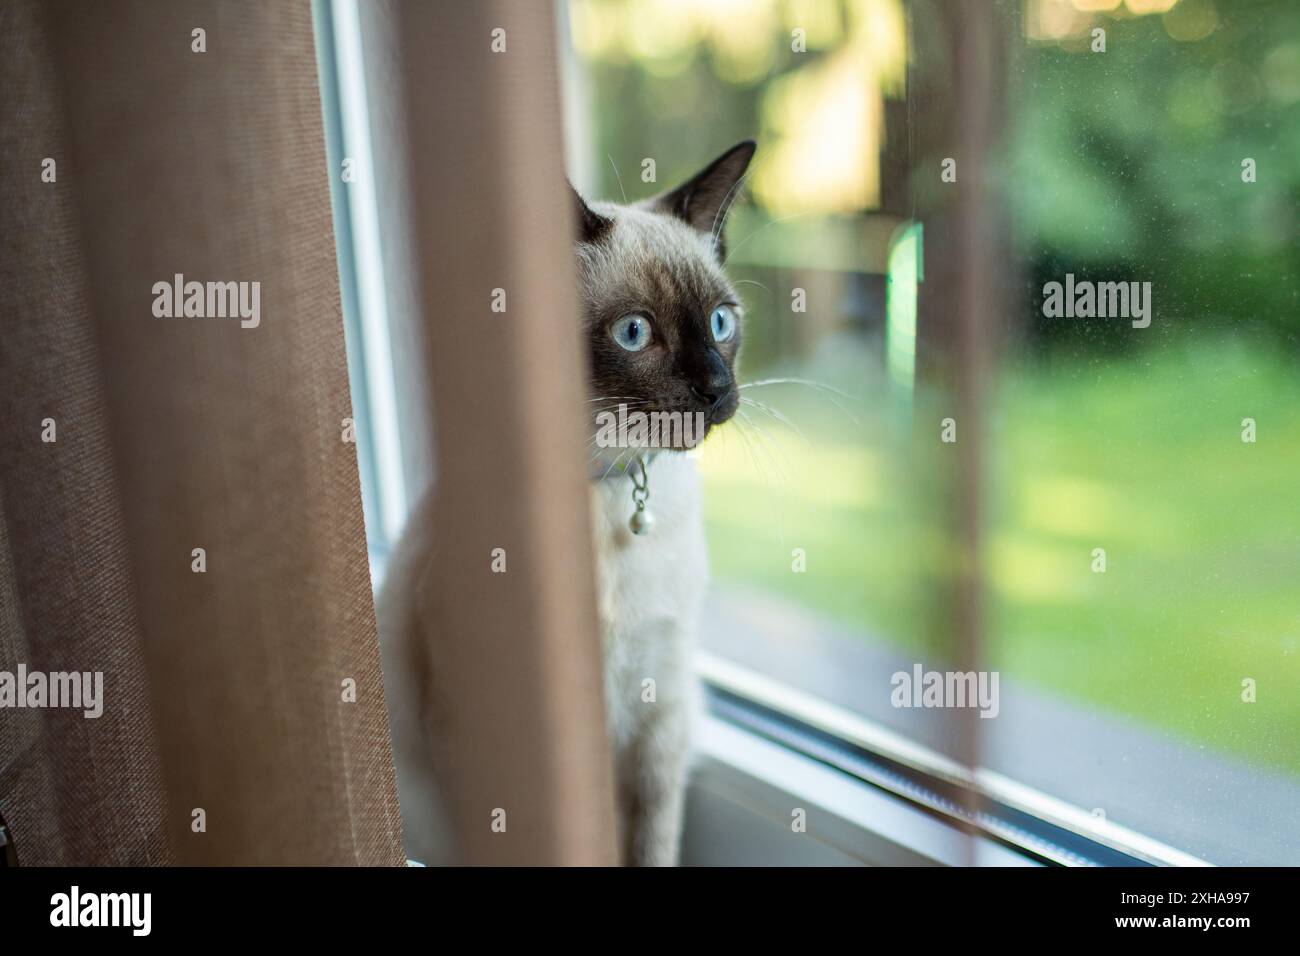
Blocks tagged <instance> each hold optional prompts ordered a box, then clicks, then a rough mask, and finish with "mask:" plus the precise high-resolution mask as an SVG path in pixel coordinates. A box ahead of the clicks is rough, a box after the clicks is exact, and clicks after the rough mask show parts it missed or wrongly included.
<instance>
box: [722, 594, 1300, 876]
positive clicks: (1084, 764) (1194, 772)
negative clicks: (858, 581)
mask: <svg viewBox="0 0 1300 956" xmlns="http://www.w3.org/2000/svg"><path fill="white" fill-rule="evenodd" d="M701 633H702V634H703V635H704V645H705V650H706V651H707V652H709V653H710V654H712V655H715V656H716V657H718V658H721V659H724V660H725V661H727V662H729V663H733V664H736V665H739V666H740V667H741V668H743V669H745V670H748V671H751V672H754V673H756V674H761V675H768V674H778V675H781V679H782V681H783V682H787V683H789V684H791V685H792V686H794V687H796V688H797V691H798V692H800V693H801V696H803V697H806V698H810V699H812V700H814V701H816V702H817V703H818V704H825V705H829V706H830V707H832V708H837V709H839V710H841V711H843V712H844V713H846V714H849V715H852V716H853V717H855V718H857V719H858V720H859V721H860V722H861V723H862V725H863V726H869V727H872V728H876V729H877V730H878V731H883V732H884V733H886V734H887V735H888V737H889V738H890V739H891V740H893V741H896V742H900V746H912V745H915V746H917V747H919V748H920V749H921V750H922V751H925V752H926V753H930V754H934V755H937V756H938V757H939V758H940V759H941V760H942V759H944V755H945V751H946V749H947V746H946V742H947V741H948V740H949V739H951V730H952V727H953V721H952V712H951V711H934V710H931V711H923V710H900V709H895V708H893V707H892V706H890V703H889V690H890V683H889V678H890V675H891V674H892V673H894V672H895V671H896V670H900V669H910V668H911V666H912V663H913V662H914V660H915V658H908V657H906V656H905V654H906V652H903V651H899V650H897V649H895V648H893V647H891V646H889V645H887V644H885V643H884V642H882V641H879V640H872V639H870V637H869V636H864V635H860V634H856V633H852V632H850V631H848V630H847V629H844V628H838V627H836V626H834V625H831V624H827V623H825V622H823V621H819V620H818V619H817V618H816V617H815V616H814V615H812V614H811V613H810V612H806V611H804V610H803V609H801V608H798V607H795V606H793V605H790V604H786V603H784V602H781V601H779V600H776V599H773V598H771V597H770V596H766V595H753V594H750V593H742V592H736V591H727V590H726V589H725V588H718V589H715V592H714V593H713V594H712V595H711V597H710V599H709V602H708V605H707V607H706V612H705V623H704V627H703V628H702V631H701ZM872 688H875V689H876V690H877V691H878V692H871V689H872ZM988 723H990V724H995V725H996V726H995V727H990V728H988V730H987V732H986V734H985V736H986V741H985V750H984V752H983V753H982V755H981V756H982V760H981V762H982V763H983V764H984V765H985V766H987V767H990V768H992V771H996V773H994V772H992V771H981V779H982V780H988V781H992V782H993V784H994V785H995V786H997V787H998V788H999V789H1000V790H1001V791H1002V792H1004V793H1005V794H1007V795H1008V796H1012V797H1021V796H1022V797H1024V798H1025V799H1027V800H1029V801H1030V802H1031V803H1033V804H1035V807H1034V811H1035V812H1041V808H1043V807H1050V808H1052V810H1053V812H1057V813H1060V814H1062V815H1064V816H1065V817H1066V818H1068V822H1069V825H1070V826H1071V827H1072V828H1074V829H1080V830H1082V831H1084V832H1095V833H1098V834H1100V835H1102V836H1105V837H1107V838H1113V839H1116V840H1119V841H1120V842H1122V843H1124V844H1125V845H1127V844H1128V843H1129V842H1131V841H1133V840H1137V845H1138V846H1140V847H1146V848H1148V849H1150V850H1151V853H1149V854H1148V853H1144V854H1142V855H1144V856H1152V857H1154V858H1155V859H1157V860H1158V861H1161V862H1169V863H1175V864H1177V865H1195V864H1197V863H1201V862H1203V861H1204V860H1210V861H1213V862H1215V863H1219V864H1226V865H1258V864H1261V863H1263V864H1272V865H1277V864H1279V863H1283V862H1295V861H1296V860H1300V836H1296V835H1291V836H1288V835H1286V834H1284V833H1275V834H1272V835H1269V836H1267V839H1266V841H1264V840H1262V839H1261V838H1262V837H1264V836H1265V834H1266V831H1261V830H1260V829H1259V828H1258V826H1257V822H1258V820H1260V819H1277V820H1289V819H1294V817H1295V816H1296V815H1297V814H1300V783H1297V782H1296V781H1295V780H1293V779H1291V778H1288V777H1285V776H1284V775H1281V774H1277V773H1273V772H1270V771H1268V770H1266V769H1263V768H1260V767H1257V766H1253V765H1248V764H1245V763H1243V762H1241V761H1238V760H1235V759H1233V758H1232V757H1231V756H1229V755H1225V754H1220V753H1212V752H1208V751H1206V750H1204V749H1202V748H1198V747H1195V746H1194V745H1191V744H1188V743H1185V742H1183V741H1181V740H1177V739H1174V738H1172V737H1171V736H1168V735H1162V734H1160V733H1158V732H1157V731H1154V730H1152V729H1149V728H1146V727H1143V726H1139V725H1137V724H1135V723H1132V722H1130V721H1127V720H1126V719H1124V718H1121V717H1118V716H1116V715H1113V714H1108V713H1101V712H1098V711H1096V710H1093V709H1089V708H1087V707H1085V706H1083V705H1080V704H1076V703H1073V702H1069V701H1064V700H1060V699H1058V698H1054V697H1051V696H1049V695H1048V694H1046V693H1043V692H1041V691H1038V690H1035V689H1032V688H1028V687H1025V686H1023V685H1021V684H1018V683H1017V682H1015V681H1014V680H1011V679H1008V678H1007V676H1006V675H1003V677H1002V682H1001V713H1000V715H999V716H998V717H997V718H996V719H994V720H992V721H988ZM981 729H983V728H981ZM1156 768H1159V769H1156ZM1013 781H1014V782H1013ZM1048 793H1053V794H1062V795H1063V796H1065V797H1068V798H1069V802H1066V801H1063V800H1059V799H1054V798H1051V797H1047V796H1046V794H1048ZM1243 806H1249V807H1252V808H1253V809H1252V812H1251V814H1250V816H1249V818H1244V817H1243V816H1242V815H1241V813H1240V808H1241V807H1243ZM1094 807H1100V808H1103V809H1104V810H1105V811H1106V815H1105V818H1100V819H1099V818H1097V817H1096V816H1094V814H1093V813H1092V812H1091V811H1092V808H1094ZM1175 846H1177V847H1182V848H1184V849H1183V850H1176V849H1173V847H1175ZM1184 850H1185V851H1186V852H1184Z"/></svg>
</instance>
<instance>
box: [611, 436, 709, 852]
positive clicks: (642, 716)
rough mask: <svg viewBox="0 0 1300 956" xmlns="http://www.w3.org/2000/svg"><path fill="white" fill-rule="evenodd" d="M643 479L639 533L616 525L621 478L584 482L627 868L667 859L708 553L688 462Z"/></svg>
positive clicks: (680, 787) (679, 460)
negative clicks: (647, 519)
mask: <svg viewBox="0 0 1300 956" xmlns="http://www.w3.org/2000/svg"><path fill="white" fill-rule="evenodd" d="M649 479H650V480H649V485H650V500H649V506H648V507H649V510H650V512H651V514H652V515H653V516H654V527H653V529H652V530H651V531H650V533H649V534H647V535H644V536H637V535H633V534H632V533H631V532H630V531H629V530H628V518H629V517H630V516H631V514H632V510H633V505H632V496H631V491H632V483H631V480H630V479H629V478H627V477H625V476H622V475H620V476H617V477H614V478H607V479H605V480H604V481H600V482H596V483H595V484H594V485H593V486H592V493H591V497H592V530H593V537H594V543H595V553H596V567H597V577H598V590H597V609H598V612H599V615H600V628H601V639H602V643H603V646H604V654H605V664H604V666H605V703H606V712H605V721H606V726H607V727H608V731H609V737H610V743H611V746H612V748H613V754H614V769H615V774H616V780H617V786H618V798H619V819H620V825H621V833H622V839H623V847H624V854H625V856H626V858H627V862H629V863H633V864H637V865H643V866H644V865H649V866H665V865H672V864H673V863H675V862H676V860H677V854H678V844H679V838H680V834H681V816H682V803H683V800H684V790H685V775H686V772H687V768H688V764H689V759H690V732H691V727H692V726H693V725H694V723H695V722H696V720H697V715H698V713H699V710H700V700H701V692H700V686H699V682H698V680H697V679H696V677H695V672H694V652H695V637H696V627H697V622H698V621H699V618H700V607H701V604H702V602H703V600H704V592H705V589H706V587H707V583H708V557H707V551H706V548H705V542H704V524H703V515H702V512H701V494H700V483H699V475H698V472H697V471H696V467H695V461H694V460H693V458H691V457H690V456H688V455H684V454H680V453H677V454H661V455H659V456H658V457H657V458H655V459H654V460H653V461H652V462H651V463H650V466H649ZM651 682H652V683H651Z"/></svg>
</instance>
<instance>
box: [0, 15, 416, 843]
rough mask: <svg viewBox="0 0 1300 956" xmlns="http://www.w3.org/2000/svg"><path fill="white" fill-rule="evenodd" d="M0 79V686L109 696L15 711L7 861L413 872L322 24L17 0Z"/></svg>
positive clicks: (8, 746) (2, 805)
mask: <svg viewBox="0 0 1300 956" xmlns="http://www.w3.org/2000/svg"><path fill="white" fill-rule="evenodd" d="M196 30H201V31H203V34H202V47H203V49H202V50H201V51H200V50H198V49H197V47H198V45H199V40H198V36H197V35H196V33H195V31H196ZM0 71H3V73H0V76H2V77H3V82H0V88H3V89H4V91H5V95H4V97H3V98H0V148H2V152H3V156H4V167H5V168H4V171H3V180H2V183H0V189H2V190H3V192H2V193H0V217H3V243H4V256H3V262H2V263H0V308H2V309H3V329H2V333H3V334H2V335H0V382H2V383H3V385H2V387H3V390H4V396H3V400H4V405H3V420H2V422H0V494H2V495H3V498H2V505H3V519H4V520H3V524H2V525H0V671H4V670H8V671H14V670H15V669H16V667H17V665H18V664H19V663H22V664H24V665H25V667H26V668H27V669H28V670H39V671H46V672H51V671H63V670H68V671H72V670H75V671H82V672H93V671H101V672H102V673H103V681H104V695H103V696H104V708H103V716H102V717H99V718H97V719H92V718H85V717H83V716H82V715H81V713H80V712H79V711H71V710H68V709H55V708H45V709H39V710H30V709H29V710H12V709H0V814H3V816H4V818H5V819H6V821H7V822H8V824H9V829H10V830H11V832H12V834H13V837H14V840H15V843H16V846H17V851H18V854H19V862H20V864H29V863H30V864H41V863H89V864H108V863H166V862H173V861H175V862H181V863H220V864H227V863H238V864H282V863H304V864H330V863H368V864H399V863H400V862H401V861H402V854H401V849H400V841H401V835H400V821H399V818H398V813H397V805H396V792H395V786H394V781H393V770H392V763H391V756H390V750H389V744H388V728H387V713H386V709H385V702H384V692H383V684H382V677H381V671H380V664H379V654H378V646H377V638H376V631H375V620H374V609H373V602H372V597H371V592H370V581H369V570H368V561H367V554H366V547H365V534H364V526H363V520H362V514H361V505H360V497H359V490H358V484H357V468H356V454H355V445H354V444H352V443H351V442H350V441H348V440H346V438H347V429H346V426H345V419H348V418H350V416H351V410H350V401H349V394H348V384H347V373H346V361H345V353H344V343H343V333H342V322H341V315H340V306H339V290H338V274H337V266H336V261H335V248H334V241H333V231H332V224H331V220H330V203H329V193H328V185H329V184H328V179H327V176H328V175H329V170H328V169H327V166H326V160H325V149H324V140H323V134H322V127H321V110H320V103H319V91H318V88H317V73H316V66H315V55H314V48H313V36H312V22H311V9H310V6H309V5H308V4H307V3H295V4H262V3H229V4H226V3H223V4H219V5H218V4H205V3H186V2H182V3H169V4H165V5H164V4H156V3H149V2H137V0H121V2H106V3H97V4H93V5H92V4H77V3H66V4H65V3H53V4H41V3H35V2H32V3H28V2H22V0H19V2H13V3H6V4H5V5H4V6H3V7H0ZM47 158H48V159H52V160H54V163H55V165H54V170H55V178H54V181H52V182H51V181H46V178H43V175H42V174H43V172H44V171H45V170H47V169H48V164H45V163H44V162H43V161H44V160H45V159H47ZM177 276H182V277H183V279H182V280H178V279H177ZM178 281H180V282H182V283H188V282H198V283H203V284H204V290H205V294H204V295H203V296H202V297H201V298H202V304H201V308H202V309H203V310H204V311H205V312H207V313H208V314H206V315H204V316H202V317H198V316H192V315H191V316H186V315H184V314H183V313H184V308H183V307H182V304H181V303H179V302H178V303H173V305H174V306H175V308H176V309H179V310H180V311H181V313H182V314H180V315H176V316H175V317H170V318H168V317H160V316H159V315H158V312H159V311H160V304H159V295H160V293H159V291H158V289H159V287H160V284H162V285H174V284H176V283H177V282H178ZM217 283H220V284H221V289H226V290H228V289H231V288H233V289H235V290H236V291H235V293H234V294H236V295H238V294H243V296H244V298H243V299H242V300H239V301H241V302H242V303H243V304H244V305H246V306H248V308H246V309H245V312H246V313H247V314H241V315H237V316H235V317H224V318H223V317H217V316H214V315H212V314H211V313H212V312H216V311H221V304H220V296H221V295H225V294H229V293H228V292H222V291H220V290H218V292H217V293H216V296H217V297H216V299H215V300H214V294H213V293H212V292H211V291H210V290H211V286H209V285H208V284H217ZM227 283H233V284H235V285H234V286H227V285H226V284H227ZM182 288H184V287H183V286H182ZM254 303H256V306H257V307H256V309H254V308H252V306H253V304H254ZM227 310H228V311H229V309H227ZM48 421H53V423H54V425H55V433H56V436H57V437H56V440H54V441H47V440H45V439H46V438H47V437H48V428H47V426H46V424H45V423H47V422H48ZM200 824H201V826H200Z"/></svg>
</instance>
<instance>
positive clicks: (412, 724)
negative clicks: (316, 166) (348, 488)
mask: <svg viewBox="0 0 1300 956" xmlns="http://www.w3.org/2000/svg"><path fill="white" fill-rule="evenodd" d="M754 149H755V144H754V143H753V142H752V141H746V142H743V143H740V144H739V145H737V146H735V147H733V148H732V149H730V150H728V151H727V152H726V153H724V154H723V155H722V156H720V157H719V158H718V159H716V160H714V162H713V163H711V164H710V165H709V166H708V167H706V168H705V169H704V170H703V171H702V172H700V173H699V174H697V175H696V176H694V177H693V178H692V179H690V180H689V181H688V182H686V183H684V184H683V185H681V186H679V187H677V188H676V189H673V190H671V191H669V192H667V193H664V194H662V195H660V196H658V197H655V198H653V199H648V200H645V201H642V202H638V203H634V204H631V205H616V204H614V203H609V202H590V203H588V202H585V201H584V200H583V199H582V197H580V196H579V195H578V194H577V193H576V192H574V193H573V197H572V201H573V205H574V209H575V213H576V219H577V234H576V244H575V247H574V255H575V260H576V267H577V276H578V289H579V303H580V306H581V312H582V314H581V316H580V317H578V318H579V320H580V322H581V332H582V335H583V338H584V340H585V342H586V344H587V353H588V356H589V364H588V372H589V382H588V391H589V401H588V405H587V408H588V412H587V414H588V416H589V422H588V424H589V433H590V436H591V438H592V446H591V448H592V451H591V452H590V454H591V459H590V460H589V461H588V463H587V466H588V469H589V473H590V477H591V489H590V495H591V507H592V514H593V534H594V539H595V540H594V553H595V558H596V569H597V576H598V581H597V585H598V589H597V595H598V611H599V618H600V628H601V638H602V646H603V651H604V689H605V704H606V711H605V712H606V721H607V729H608V734H609V740H610V747H611V750H612V754H613V760H614V768H615V784H616V797H617V801H618V808H617V809H618V822H619V835H620V840H621V843H622V858H623V861H624V862H625V863H627V864H630V865H637V866H671V865H674V864H675V863H676V862H677V858H678V845H679V841H680V836H681V827H682V810H683V802H684V798H685V787H686V776H687V771H688V766H689V760H690V752H691V728H692V725H693V724H694V723H695V720H696V716H697V714H698V713H699V711H700V706H701V699H702V693H701V689H700V687H699V685H698V681H697V680H696V677H695V674H694V670H693V662H692V658H693V654H694V648H695V632H696V628H697V622H698V619H699V615H700V609H701V604H702V602H703V599H704V592H705V588H706V585H707V581H708V558H707V553H706V549H705V541H704V525H703V515H702V511H701V493H700V485H699V478H698V475H697V473H696V469H695V462H694V460H693V459H692V457H690V456H689V455H688V454H686V452H687V451H688V450H689V449H690V448H691V447H693V446H695V445H697V444H698V443H699V441H701V440H702V439H703V438H704V436H706V435H707V434H708V433H709V431H711V430H712V429H713V428H716V427H718V426H719V425H722V424H723V423H724V422H726V421H727V420H728V419H730V418H731V417H732V416H733V415H734V414H735V413H736V409H737V408H738V406H739V402H740V397H739V396H740V392H739V389H738V386H737V383H736V375H735V367H736V356H737V353H738V352H739V350H740V342H741V316H742V309H741V304H740V297H739V295H737V293H736V290H735V287H734V286H733V285H732V284H731V282H730V281H728V279H727V276H726V273H725V272H724V271H723V263H724V260H725V257H726V251H725V245H724V241H723V235H722V233H723V226H724V223H725V219H726V216H727V212H728V210H729V209H730V207H731V205H732V204H733V202H734V200H735V198H736V195H737V194H738V192H739V190H740V187H741V184H742V181H743V178H744V174H745V171H746V169H747V168H748V166H749V163H750V160H751V159H752V158H753V155H754ZM616 413H617V414H622V415H624V416H625V418H626V417H630V416H632V415H633V413H640V414H642V415H645V416H653V415H663V414H664V413H671V414H673V415H675V416H678V417H679V418H685V417H687V416H689V417H690V419H691V420H692V421H695V422H699V423H700V424H701V425H702V427H701V428H700V429H698V430H697V429H689V430H688V429H673V428H668V429H666V430H664V431H663V432H660V433H659V434H657V435H655V436H654V437H653V438H649V437H647V436H645V435H644V434H639V433H637V432H636V430H635V429H633V430H632V431H633V434H632V435H631V437H629V435H628V434H626V433H624V434H621V435H619V437H618V439H617V440H615V441H613V442H611V441H609V440H608V438H609V436H610V434H611V430H610V429H604V430H603V431H602V429H601V422H602V421H604V422H608V421H609V418H608V416H609V415H610V414H616ZM626 431H627V430H626V429H625V430H624V432H626ZM602 435H604V436H605V439H606V440H604V441H602V440H600V439H601V436H602ZM435 493H436V490H435ZM422 511H424V509H419V510H417V512H416V513H415V515H414V517H413V518H412V520H411V522H410V523H409V524H408V527H407V529H406V531H405V533H404V534H403V538H402V541H401V542H400V543H399V545H398V547H397V548H396V549H395V550H394V553H393V558H392V560H391V562H390V567H389V570H388V575H387V578H386V580H385V582H384V587H383V590H382V591H381V594H380V597H379V602H378V608H379V626H380V632H381V642H382V644H383V651H384V670H385V678H386V679H385V684H386V685H387V686H388V694H389V699H390V710H391V714H392V716H391V722H392V730H393V738H394V747H393V749H394V759H395V761H396V763H397V777H398V790H399V798H400V801H401V805H402V816H403V820H404V824H405V829H406V841H407V847H408V852H410V854H411V855H412V856H413V857H414V858H416V859H421V860H424V861H425V862H441V859H440V857H441V856H444V855H445V846H446V841H445V840H444V839H442V838H441V835H440V834H439V833H438V813H437V808H436V803H437V773H438V769H437V768H436V767H434V766H433V765H432V758H431V755H430V753H429V751H430V750H431V749H436V748H430V746H429V745H428V741H429V736H430V735H432V734H436V728H434V727H433V726H432V722H431V721H430V720H429V719H428V716H427V714H423V713H422V712H421V706H420V705H419V703H418V702H416V701H415V700H412V699H411V696H412V695H411V694H410V693H409V690H408V689H409V686H410V685H411V684H412V680H411V679H409V678H410V675H404V674H402V673H401V669H402V668H405V667H410V666H412V664H413V662H419V661H421V660H425V659H429V660H434V661H436V659H437V647H436V635H434V634H425V633H422V632H420V631H419V629H417V628H414V627H413V626H412V622H413V621H414V620H415V618H414V615H412V613H411V608H412V607H413V606H414V604H415V602H417V601H418V589H419V588H420V586H421V583H420V582H421V569H422V568H427V567H428V564H429V560H430V553H431V545H432V535H431V531H430V529H428V528H425V527H423V526H422V523H421V512H422ZM421 641H425V642H428V641H433V642H435V644H434V645H433V646H429V647H427V648H425V649H424V650H426V651H427V658H426V656H425V654H420V653H412V651H411V649H412V647H415V646H418V644H419V642H421ZM415 666H419V665H418V664H415Z"/></svg>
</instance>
